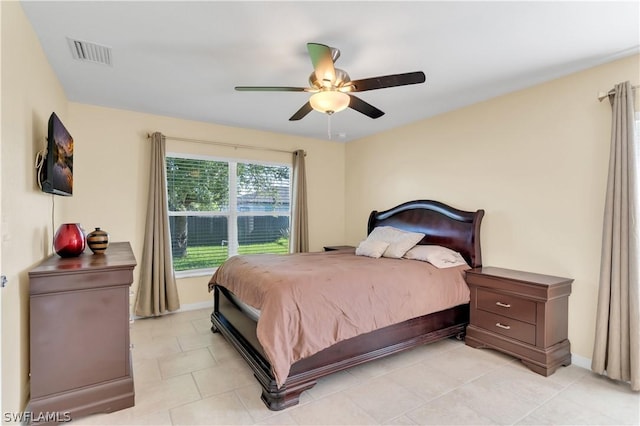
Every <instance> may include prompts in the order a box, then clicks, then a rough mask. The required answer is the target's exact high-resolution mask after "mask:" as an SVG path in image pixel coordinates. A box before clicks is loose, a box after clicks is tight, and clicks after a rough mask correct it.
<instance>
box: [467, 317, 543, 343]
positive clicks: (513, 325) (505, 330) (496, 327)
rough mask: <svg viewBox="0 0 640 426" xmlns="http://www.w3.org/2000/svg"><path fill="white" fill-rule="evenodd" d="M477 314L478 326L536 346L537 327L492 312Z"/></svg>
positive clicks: (475, 322) (476, 323)
mask: <svg viewBox="0 0 640 426" xmlns="http://www.w3.org/2000/svg"><path fill="white" fill-rule="evenodd" d="M476 314H477V315H476V321H474V324H475V325H476V326H478V327H480V328H484V329H485V330H488V331H491V332H494V333H498V334H502V335H503V336H507V337H510V338H512V339H517V340H520V341H521V342H525V343H528V344H530V345H535V344H536V326H535V325H532V324H527V323H526V322H523V321H518V320H515V319H513V318H507V317H505V316H502V315H496V314H492V313H491V312H485V311H480V310H478V311H477V312H476Z"/></svg>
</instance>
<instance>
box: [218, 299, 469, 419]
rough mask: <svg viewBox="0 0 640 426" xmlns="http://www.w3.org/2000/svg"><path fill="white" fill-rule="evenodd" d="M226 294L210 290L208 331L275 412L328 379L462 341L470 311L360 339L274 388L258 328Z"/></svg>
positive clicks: (299, 367) (298, 367)
mask: <svg viewBox="0 0 640 426" xmlns="http://www.w3.org/2000/svg"><path fill="white" fill-rule="evenodd" d="M225 291H226V290H225V289H224V288H222V287H219V286H215V288H214V310H213V313H212V314H211V323H212V331H214V332H216V331H217V332H220V333H221V334H222V335H223V336H224V337H225V338H226V339H227V340H228V341H229V342H230V343H231V344H232V345H233V346H234V347H235V348H236V350H237V351H238V352H239V353H240V355H241V356H242V357H243V358H244V359H245V361H246V362H247V363H248V364H249V366H250V367H251V369H252V370H253V374H254V376H255V377H256V379H257V380H258V382H259V383H260V385H261V387H262V397H261V399H262V401H263V402H264V403H265V404H266V406H267V407H268V408H269V409H270V410H274V411H277V410H282V409H285V408H287V407H291V406H293V405H296V404H298V400H299V397H300V394H301V393H302V392H304V391H305V390H307V389H310V388H312V387H313V386H314V385H315V384H316V382H317V380H318V379H319V378H321V377H324V376H326V375H329V374H332V373H335V372H337V371H341V370H344V369H347V368H350V367H354V366H356V365H359V364H362V363H365V362H368V361H372V360H375V359H379V358H382V357H385V356H388V355H391V354H394V353H397V352H401V351H404V350H407V349H411V348H413V347H415V346H418V345H422V344H425V343H430V342H434V341H437V340H441V339H445V338H448V337H458V338H462V336H464V333H465V329H466V326H467V324H468V322H469V305H468V304H465V305H460V306H456V307H454V308H451V309H447V310H445V311H441V312H436V313H433V314H430V315H425V316H422V317H418V318H414V319H411V320H409V321H405V322H402V323H399V324H395V325H392V326H389V327H385V328H382V329H380V330H376V331H372V332H370V333H366V334H362V335H360V336H357V337H354V338H352V339H348V340H345V341H342V342H339V343H337V344H335V345H333V346H331V347H329V348H327V349H325V350H323V351H320V352H318V353H317V354H315V355H313V356H311V357H308V358H305V359H302V360H300V361H298V362H296V363H294V364H293V365H292V366H291V372H290V374H289V377H288V378H287V380H286V382H285V384H284V386H282V387H281V388H278V387H277V385H276V381H275V378H274V377H273V375H272V373H271V365H270V364H269V362H268V361H267V359H266V356H265V355H264V351H263V350H262V347H261V346H260V343H259V341H258V339H257V336H256V325H257V323H256V322H255V321H254V320H252V319H250V318H248V317H247V316H245V315H244V314H243V312H242V310H241V309H240V307H239V306H237V305H236V304H235V303H234V302H233V301H232V300H230V299H229V298H228V297H226V296H225Z"/></svg>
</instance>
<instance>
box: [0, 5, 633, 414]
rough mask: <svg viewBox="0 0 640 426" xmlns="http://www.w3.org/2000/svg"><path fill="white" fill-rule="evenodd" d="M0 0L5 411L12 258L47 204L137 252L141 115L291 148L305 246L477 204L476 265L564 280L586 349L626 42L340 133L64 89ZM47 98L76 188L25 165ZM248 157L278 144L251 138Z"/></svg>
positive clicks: (19, 275)
mask: <svg viewBox="0 0 640 426" xmlns="http://www.w3.org/2000/svg"><path fill="white" fill-rule="evenodd" d="M1 10H2V40H3V45H2V58H3V60H2V80H3V84H2V159H1V160H2V236H3V237H2V267H3V273H4V274H6V275H7V276H8V278H9V285H8V287H7V288H5V289H4V290H3V294H2V366H3V371H2V384H3V390H2V401H3V402H2V410H3V411H20V410H21V409H23V408H24V406H25V404H26V401H27V400H28V392H29V385H28V378H27V376H28V370H29V367H28V357H29V347H28V279H27V276H26V274H27V270H28V269H29V268H31V267H32V266H33V265H34V264H36V263H37V262H39V261H40V260H41V259H42V258H43V257H45V256H47V255H48V254H50V253H51V249H50V248H49V241H50V240H51V237H52V233H53V228H52V225H51V215H52V209H54V210H55V218H56V222H57V223H60V222H61V221H65V222H75V221H77V222H80V223H82V224H83V225H84V226H85V227H87V228H88V227H92V226H102V227H104V228H105V229H108V230H109V231H110V233H111V237H112V240H113V241H131V243H132V246H133V248H134V252H135V253H136V257H138V258H139V257H140V256H141V252H142V231H141V230H142V229H143V223H144V216H145V213H144V210H145V207H144V199H145V194H146V190H145V186H146V176H147V171H148V170H147V167H148V165H147V158H148V146H147V145H145V141H144V135H146V133H147V132H149V131H153V130H161V131H162V132H164V133H166V134H169V135H180V136H189V137H192V138H199V139H211V135H215V139H216V140H222V141H228V142H234V143H243V142H244V141H246V140H251V141H252V144H258V145H263V146H271V145H279V146H284V147H287V148H303V149H305V150H306V151H307V152H308V160H307V163H308V166H307V168H308V173H309V176H308V181H309V193H312V194H314V195H313V197H312V198H310V200H309V203H310V206H309V207H310V222H311V223H313V224H314V225H313V226H312V227H311V229H310V240H311V248H312V249H314V250H320V249H321V248H322V247H323V246H324V245H331V244H342V243H344V244H356V243H357V242H358V241H359V240H361V239H362V238H363V237H364V234H365V231H366V229H365V221H366V217H367V215H368V213H369V212H370V210H371V209H383V208H388V207H391V206H394V205H396V204H398V203H400V202H403V201H406V200H409V199H415V198H424V197H428V198H431V199H435V200H446V201H447V202H448V203H449V204H452V205H456V206H460V207H463V208H468V209H474V208H484V209H486V211H487V213H486V217H485V222H484V225H483V226H484V228H483V234H484V238H483V254H484V263H485V264H486V265H498V266H504V267H510V268H513V269H522V270H530V271H536V272H540V273H547V274H554V275H559V276H568V277H572V278H573V279H574V280H575V281H574V285H573V292H572V294H571V297H570V299H569V303H570V305H569V336H570V340H571V343H572V352H573V354H574V357H575V358H574V363H575V364H580V359H582V363H585V364H587V365H588V363H589V361H588V360H589V359H590V358H591V351H592V345H593V329H594V321H595V314H594V312H595V303H596V299H597V297H596V296H597V276H598V264H599V256H600V238H601V226H602V223H601V222H602V207H601V206H602V204H603V200H604V187H605V184H606V182H605V181H606V168H607V158H608V140H609V132H610V130H609V122H610V107H609V105H607V104H606V102H603V103H600V102H598V101H597V99H596V96H597V94H598V92H600V91H607V90H609V89H610V88H611V87H612V86H613V85H614V84H616V83H618V82H621V81H625V80H631V82H632V83H633V84H636V85H637V84H639V83H640V81H638V75H639V74H640V72H639V71H640V69H639V63H638V62H639V60H640V58H639V57H638V55H637V54H635V55H632V56H628V57H624V58H621V59H617V60H615V61H611V62H609V63H604V64H602V65H598V66H595V67H593V68H590V69H587V70H583V71H580V72H576V73H574V74H571V75H567V76H564V77H561V78H558V79H555V80H552V81H549V82H546V83H542V84H539V85H536V86H533V87H530V88H527V89H523V90H519V91H517V92H514V93H511V94H507V95H504V96H501V97H498V98H495V99H490V100H486V101H483V102H480V103H477V104H475V105H471V106H467V107H465V108H461V109H459V110H456V111H451V112H449V113H445V114H442V115H439V116H436V117H433V118H431V119H428V120H423V121H420V122H417V123H414V124H411V125H408V126H404V127H401V128H398V129H393V130H389V131H387V132H384V133H380V134H376V135H373V136H370V137H366V138H363V139H361V140H355V141H352V142H349V143H346V144H345V143H342V142H331V141H326V140H320V139H313V138H299V137H294V136H287V135H282V134H273V133H268V132H260V131H255V130H248V129H238V128H232V127H226V126H220V125H214V124H208V123H203V122H196V121H189V120H185V119H178V118H167V117H163V116H160V115H151V114H144V113H137V112H132V111H127V110H121V109H113V108H105V107H101V106H97V105H87V104H82V103H77V102H73V101H70V100H69V99H68V98H67V95H66V94H65V93H64V91H63V89H62V86H61V84H60V82H59V81H58V79H57V77H56V75H55V73H54V72H53V70H52V68H51V66H50V65H49V64H48V62H47V59H46V58H45V56H44V54H43V52H42V50H41V47H40V43H39V41H38V39H37V37H36V35H35V32H34V30H33V28H32V27H31V25H30V24H29V22H28V21H27V19H26V17H25V15H24V13H23V11H22V9H21V7H20V5H19V4H16V3H11V2H3V3H2V9H1ZM8 40H20V43H19V44H18V43H16V44H9V43H8V42H7V41H8ZM51 111H57V112H58V113H59V114H60V116H61V117H64V121H65V123H67V124H68V126H69V127H70V129H72V133H73V136H74V138H75V139H76V140H78V141H87V142H85V144H84V146H83V148H82V150H81V151H79V159H78V166H77V167H78V169H77V173H78V174H79V175H81V176H83V180H82V182H80V181H79V182H78V185H79V186H78V187H77V191H78V193H82V194H83V195H82V197H80V196H74V197H72V198H69V199H60V198H59V197H58V198H56V199H55V205H52V200H51V197H49V196H45V195H43V194H41V193H40V192H38V190H37V186H36V183H35V180H34V173H33V170H32V164H33V158H34V156H35V153H36V152H37V151H38V150H39V149H40V148H41V146H40V144H41V141H42V140H43V139H44V137H45V133H46V120H47V118H48V115H49V114H50V113H51ZM523 112H524V113H523ZM560 117H562V118H560ZM461 122H462V123H464V126H461V125H460V123H461ZM89 141H90V142H89ZM389 141H392V143H391V144H390V143H389ZM470 145H471V146H470ZM174 149H177V148H175V147H174ZM198 149H202V148H201V147H199V148H198ZM118 152H125V153H126V156H125V158H122V156H121V155H120V154H118V155H116V153H118ZM407 152H412V153H413V154H412V155H411V156H407V155H406V153H407ZM232 154H233V152H229V151H227V150H224V149H217V148H216V151H215V155H219V156H231V155H232ZM463 154H464V155H463ZM247 157H249V158H252V159H256V160H263V161H264V160H276V161H277V160H280V158H273V157H269V158H265V156H264V155H263V154H261V153H257V152H248V153H247ZM452 157H453V158H456V161H458V162H459V163H458V165H459V167H458V169H457V170H456V171H455V172H452V171H451V169H450V168H449V167H447V166H445V163H446V162H445V161H443V159H449V158H452ZM505 158H507V159H509V160H510V161H507V162H506V161H504V159H505ZM116 161H119V162H120V164H121V165H120V166H119V167H118V169H117V170H118V173H112V174H109V175H102V174H98V173H95V166H94V164H95V162H107V163H111V162H116ZM543 166H544V167H543ZM541 168H544V170H542V171H543V173H541ZM460 170H464V172H461V171H460ZM328 171H330V172H328ZM504 176H508V179H505V178H504ZM374 189H375V190H374ZM105 200H106V201H107V204H108V205H109V206H110V207H109V208H105V207H104V201H105ZM321 218H329V220H327V221H323V220H321ZM531 224H535V226H531ZM576 248H579V249H578V250H577V249H576ZM179 289H180V297H181V302H182V304H183V305H198V304H199V303H203V302H206V301H208V300H210V299H209V297H210V295H209V294H208V293H207V292H206V284H203V280H202V279H200V280H199V279H196V278H191V279H185V280H181V281H180V283H179Z"/></svg>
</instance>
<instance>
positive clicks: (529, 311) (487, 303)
mask: <svg viewBox="0 0 640 426" xmlns="http://www.w3.org/2000/svg"><path fill="white" fill-rule="evenodd" d="M476 307H477V308H478V309H482V310H484V311H489V312H493V313H495V314H498V315H503V316H505V317H508V318H513V319H517V320H520V321H525V322H528V323H530V324H535V323H536V303H535V302H533V301H531V300H526V299H522V298H519V297H516V296H510V295H508V294H504V293H496V292H493V291H489V290H484V289H482V288H478V289H477V293H476Z"/></svg>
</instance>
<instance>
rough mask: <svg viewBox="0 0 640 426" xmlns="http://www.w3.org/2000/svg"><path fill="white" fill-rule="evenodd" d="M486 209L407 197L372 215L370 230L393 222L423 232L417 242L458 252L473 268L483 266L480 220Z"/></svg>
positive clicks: (396, 225)
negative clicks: (475, 209) (456, 206)
mask: <svg viewBox="0 0 640 426" xmlns="http://www.w3.org/2000/svg"><path fill="white" fill-rule="evenodd" d="M483 216H484V210H477V211H475V212H467V211H463V210H458V209H454V208H453V207H451V206H448V205H446V204H443V203H440V202H438V201H431V200H416V201H408V202H406V203H403V204H400V205H399V206H396V207H393V208H391V209H389V210H385V211H383V212H378V211H375V210H374V211H372V212H371V214H370V215H369V223H368V225H367V234H370V233H371V231H372V230H373V228H375V227H377V226H393V227H394V228H398V229H403V230H405V231H411V232H420V233H423V234H425V237H424V238H423V239H422V240H421V241H420V242H419V243H418V244H433V245H440V246H444V247H448V248H450V249H452V250H455V251H457V252H459V253H460V254H461V255H462V256H463V257H464V258H465V260H466V261H467V262H468V263H469V265H470V266H471V267H473V268H476V267H478V266H482V254H481V252H480V223H481V222H482V217H483Z"/></svg>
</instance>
